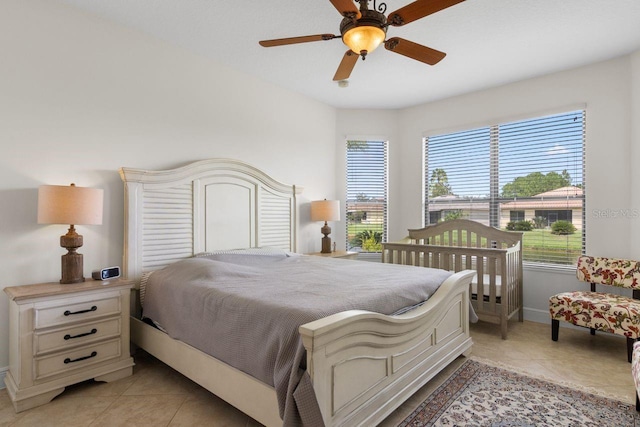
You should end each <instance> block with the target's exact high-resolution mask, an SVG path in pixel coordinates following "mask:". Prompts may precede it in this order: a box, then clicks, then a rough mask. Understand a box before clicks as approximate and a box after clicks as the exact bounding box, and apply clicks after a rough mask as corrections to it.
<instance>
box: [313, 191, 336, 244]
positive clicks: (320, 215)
mask: <svg viewBox="0 0 640 427" xmlns="http://www.w3.org/2000/svg"><path fill="white" fill-rule="evenodd" d="M311 221H324V226H323V227H322V228H321V229H320V231H321V232H322V234H324V237H323V238H322V250H321V251H320V252H322V253H323V254H328V253H330V252H331V238H330V237H329V234H331V227H329V226H328V225H327V221H340V201H339V200H326V199H325V200H316V201H313V202H311Z"/></svg>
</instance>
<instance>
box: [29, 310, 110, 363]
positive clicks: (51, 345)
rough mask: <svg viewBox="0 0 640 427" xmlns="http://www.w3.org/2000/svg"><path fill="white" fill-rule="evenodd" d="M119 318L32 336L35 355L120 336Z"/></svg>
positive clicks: (37, 333)
mask: <svg viewBox="0 0 640 427" xmlns="http://www.w3.org/2000/svg"><path fill="white" fill-rule="evenodd" d="M120 331H121V326H120V317H115V318H111V319H106V320H102V321H98V322H87V323H83V324H82V325H78V326H71V327H66V328H60V329H55V330H51V331H47V332H44V333H43V332H36V333H35V334H34V348H33V351H34V353H35V355H36V356H37V355H40V354H43V353H47V352H51V351H57V350H62V349H64V348H70V347H76V346H78V345H84V344H87V343H89V342H93V341H97V340H100V339H106V338H113V337H118V336H120Z"/></svg>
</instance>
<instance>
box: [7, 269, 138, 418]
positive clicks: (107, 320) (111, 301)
mask: <svg viewBox="0 0 640 427" xmlns="http://www.w3.org/2000/svg"><path fill="white" fill-rule="evenodd" d="M132 287H133V282H132V281H128V280H122V279H116V280H109V281H99V280H91V279H90V280H87V281H85V282H82V283H76V284H72V285H61V284H60V283H57V282H55V283H40V284H36V285H24V286H12V287H8V288H4V291H5V292H6V293H7V295H8V296H9V299H10V302H9V372H7V375H6V377H5V380H4V382H5V384H6V386H7V391H8V393H9V397H10V398H11V402H12V403H13V407H14V409H15V410H16V412H21V411H24V410H26V409H29V408H33V407H35V406H39V405H43V404H45V403H48V402H49V401H51V399H53V398H54V397H56V396H57V395H59V394H60V393H62V392H63V391H64V389H65V387H66V386H68V385H71V384H75V383H79V382H82V381H85V380H89V379H92V378H93V379H95V380H96V381H106V382H110V381H115V380H118V379H120V378H124V377H126V376H129V375H131V374H132V373H133V365H134V363H133V358H132V357H131V356H130V354H129V298H130V293H131V288H132Z"/></svg>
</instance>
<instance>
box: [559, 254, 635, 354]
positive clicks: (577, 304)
mask: <svg viewBox="0 0 640 427" xmlns="http://www.w3.org/2000/svg"><path fill="white" fill-rule="evenodd" d="M576 276H577V278H578V280H582V281H584V282H590V283H591V291H575V292H563V293H560V294H557V295H553V296H552V297H551V298H549V312H550V314H551V339H552V340H554V341H558V330H559V326H560V320H564V321H565V322H569V323H573V324H574V325H577V326H584V327H586V328H590V329H591V335H595V333H596V331H603V332H611V333H613V334H617V335H622V336H625V337H627V358H628V360H629V362H631V356H632V352H633V344H634V342H635V341H636V340H637V339H638V337H640V262H638V261H630V260H624V259H614V258H598V257H591V256H581V257H580V258H578V265H577V268H576ZM596 284H598V285H609V286H617V287H621V288H629V289H632V291H633V298H630V297H627V296H622V295H617V294H611V293H605V292H596Z"/></svg>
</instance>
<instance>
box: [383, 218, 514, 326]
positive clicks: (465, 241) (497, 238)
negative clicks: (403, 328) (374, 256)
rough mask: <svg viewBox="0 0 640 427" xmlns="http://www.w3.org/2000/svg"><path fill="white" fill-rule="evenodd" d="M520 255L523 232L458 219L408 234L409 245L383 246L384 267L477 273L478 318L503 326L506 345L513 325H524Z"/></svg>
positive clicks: (474, 285) (474, 283)
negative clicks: (516, 322)
mask: <svg viewBox="0 0 640 427" xmlns="http://www.w3.org/2000/svg"><path fill="white" fill-rule="evenodd" d="M521 249H522V233H521V232H512V231H502V230H499V229H497V228H493V227H489V226H486V225H484V224H481V223H479V222H477V221H471V220H466V219H456V220H451V221H443V222H440V223H438V224H433V225H429V226H427V227H424V228H419V229H410V230H409V236H408V238H407V239H406V240H405V241H403V242H399V243H385V244H383V253H382V262H385V263H395V264H408V265H418V266H422V267H434V268H442V269H445V270H450V271H460V270H464V269H471V270H475V272H476V274H475V276H474V278H473V280H472V282H471V289H470V292H471V299H472V304H473V307H474V309H475V312H476V314H477V316H478V318H479V319H480V320H482V321H486V322H491V323H495V324H498V325H500V333H501V336H502V338H503V339H506V338H507V332H508V328H507V326H508V321H509V319H511V318H512V317H514V316H517V317H518V320H519V321H520V322H522V320H523V304H522V251H521Z"/></svg>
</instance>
